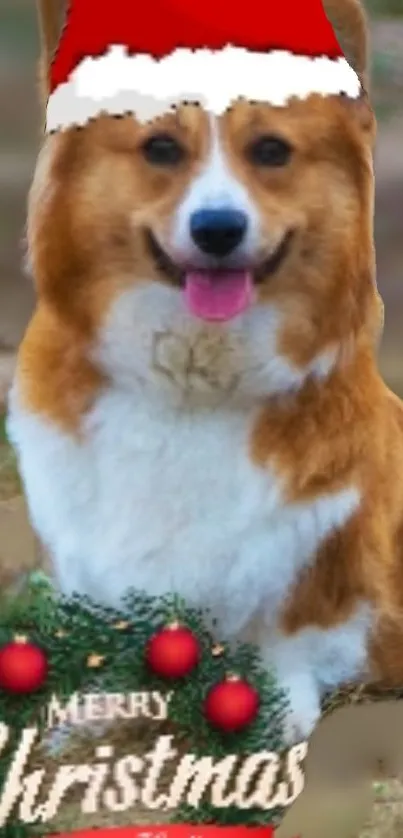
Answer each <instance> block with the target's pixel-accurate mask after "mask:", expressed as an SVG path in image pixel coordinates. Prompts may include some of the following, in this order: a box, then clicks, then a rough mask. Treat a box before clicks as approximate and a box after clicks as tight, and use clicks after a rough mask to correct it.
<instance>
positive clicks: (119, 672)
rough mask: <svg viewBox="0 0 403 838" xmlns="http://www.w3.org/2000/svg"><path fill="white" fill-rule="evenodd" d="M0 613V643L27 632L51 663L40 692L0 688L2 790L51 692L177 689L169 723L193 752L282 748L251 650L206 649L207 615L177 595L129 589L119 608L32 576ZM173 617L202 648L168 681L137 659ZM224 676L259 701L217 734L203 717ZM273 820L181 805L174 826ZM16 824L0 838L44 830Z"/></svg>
mask: <svg viewBox="0 0 403 838" xmlns="http://www.w3.org/2000/svg"><path fill="white" fill-rule="evenodd" d="M0 607H1V611H0V646H1V645H3V644H4V643H7V642H9V641H11V640H12V639H13V637H14V636H15V634H26V635H28V636H29V639H30V641H31V642H33V643H36V644H38V645H39V646H40V647H41V648H42V649H43V650H44V651H45V653H46V655H47V657H48V661H49V676H48V679H47V681H46V683H45V684H44V685H43V687H42V688H41V689H40V690H39V691H38V692H36V693H34V694H31V695H30V696H15V695H9V694H7V693H6V692H4V691H1V690H0V719H1V720H2V721H3V722H5V723H6V724H7V725H8V726H9V727H10V728H11V729H12V740H11V741H10V743H9V746H8V748H7V751H6V752H5V753H4V754H2V756H1V758H0V790H1V789H2V788H3V786H4V782H5V779H6V775H7V772H8V770H9V767H10V762H11V759H12V756H13V752H14V749H15V746H16V743H17V742H18V741H19V737H20V733H21V731H22V729H23V728H25V727H27V726H28V725H32V724H33V723H35V724H38V725H39V727H40V728H41V726H42V725H43V723H44V717H43V709H44V707H46V706H47V704H48V702H49V701H50V699H51V697H52V696H53V695H55V694H57V695H58V696H59V697H60V699H63V700H67V699H68V698H69V697H70V696H71V695H72V694H73V693H75V692H81V693H83V692H89V691H91V692H96V691H102V692H108V691H111V692H117V691H119V692H132V691H133V692H136V691H142V690H147V691H152V690H157V691H159V692H162V693H163V692H167V691H168V689H169V690H172V688H173V687H174V692H173V695H172V698H171V700H170V702H169V718H170V721H171V722H173V724H174V725H175V730H176V732H177V736H178V738H182V739H184V740H185V741H186V743H187V746H188V749H189V751H191V752H192V753H195V754H196V755H197V756H201V755H203V754H206V755H207V754H208V755H211V756H212V757H216V758H220V757H222V756H225V755H227V754H230V753H238V754H240V755H247V754H250V753H253V752H256V751H259V750H261V747H262V742H263V741H264V743H265V748H267V749H269V750H273V751H281V750H283V748H284V743H283V740H282V723H283V719H284V714H285V710H286V700H285V696H284V694H283V693H282V692H281V691H280V690H279V688H278V686H277V685H276V683H275V681H274V678H273V677H272V676H271V675H270V673H268V672H267V671H266V670H265V669H264V668H263V667H262V665H261V663H260V660H259V657H258V655H257V652H256V650H255V649H253V648H252V647H249V646H240V647H238V648H236V649H233V650H230V649H225V650H224V652H223V654H222V655H220V656H214V655H213V654H212V649H213V647H214V645H215V644H216V643H217V638H215V637H214V636H213V634H212V633H211V632H210V630H209V629H207V628H206V614H205V613H204V612H202V611H199V610H196V609H192V608H189V607H187V606H186V604H185V603H184V602H183V601H182V600H180V599H178V597H172V596H168V597H160V598H153V597H150V596H148V595H146V594H144V593H139V592H131V593H130V594H128V596H127V597H126V600H125V601H124V603H123V606H122V608H121V609H119V610H115V609H111V608H105V607H101V606H99V605H97V604H96V603H94V602H92V601H91V600H89V599H87V598H85V597H73V598H71V599H64V598H59V597H57V596H56V595H55V593H54V591H53V589H52V587H51V585H50V584H49V582H48V580H47V579H46V577H44V576H43V575H41V574H36V575H34V577H33V578H32V579H31V580H30V583H29V585H28V587H27V588H26V590H24V591H23V592H22V593H21V594H20V596H19V597H18V598H14V599H9V600H7V601H3V603H2V604H1V606H0ZM173 619H176V620H178V621H179V622H181V623H183V624H184V625H186V626H187V627H188V628H190V629H191V630H192V631H193V632H194V634H195V635H196V636H197V638H198V641H199V644H200V647H201V661H200V663H199V665H198V666H197V667H196V669H195V670H194V671H193V672H192V673H191V674H190V675H189V676H187V677H186V678H184V679H179V680H177V681H175V683H174V684H172V683H171V682H169V683H167V681H166V680H164V679H161V678H159V677H158V676H156V675H154V674H153V673H152V672H150V670H149V667H148V666H147V664H146V662H145V657H144V650H145V647H146V644H147V641H148V640H149V638H150V636H151V635H152V634H153V633H154V632H155V631H156V630H157V629H159V628H161V627H162V626H164V625H167V624H169V623H170V622H172V620H173ZM119 623H127V626H126V627H125V628H124V630H117V628H116V625H117V624H119ZM91 654H97V655H101V656H103V658H104V663H103V665H102V667H101V668H100V669H97V670H94V669H91V668H89V667H88V665H87V660H88V657H89V655H91ZM228 672H234V673H237V674H239V675H240V676H241V677H245V678H247V680H248V681H249V683H250V684H251V685H252V686H254V687H255V688H256V689H257V690H258V691H259V694H260V699H261V704H260V710H259V714H258V717H257V719H256V720H255V721H254V722H253V723H252V724H251V725H250V726H249V727H248V728H246V729H245V730H244V731H243V732H241V733H238V734H224V733H222V732H220V731H219V730H215V729H214V728H212V727H211V726H210V725H209V724H208V722H207V721H206V719H205V717H204V715H203V702H204V699H205V697H206V695H207V692H208V690H209V688H210V687H211V686H212V685H213V684H214V683H216V682H218V681H221V680H222V679H223V678H225V676H226V674H227V673H228ZM0 793H1V791H0ZM278 816H279V812H278V811H276V812H270V811H269V812H268V811H264V810H250V811H248V810H238V809H236V808H235V807H229V808H228V809H217V808H214V807H213V806H212V805H211V804H209V803H207V802H206V803H202V804H201V806H200V807H198V808H197V810H196V809H192V808H191V807H189V806H181V807H180V808H179V810H178V811H177V812H175V815H174V816H173V818H172V820H173V821H175V820H178V821H181V822H185V821H188V822H191V823H208V822H214V823H216V824H236V823H243V824H250V825H253V824H276V823H277V821H278ZM13 818H15V815H11V816H10V823H8V824H7V825H6V826H5V827H3V829H2V831H1V835H2V838H33V837H34V836H37V835H39V834H40V835H44V834H45V833H46V832H47V829H44V827H43V825H42V826H39V825H33V826H32V825H24V824H21V823H17V822H15V820H13ZM38 830H39V831H38Z"/></svg>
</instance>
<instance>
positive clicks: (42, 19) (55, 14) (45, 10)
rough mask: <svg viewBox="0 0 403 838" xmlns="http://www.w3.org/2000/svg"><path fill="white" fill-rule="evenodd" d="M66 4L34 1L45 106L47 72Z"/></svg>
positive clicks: (42, 93) (47, 82) (55, 1)
mask: <svg viewBox="0 0 403 838" xmlns="http://www.w3.org/2000/svg"><path fill="white" fill-rule="evenodd" d="M65 6H66V3H65V2H62V0H36V8H37V15H38V25H39V35H40V40H41V56H40V63H39V75H40V86H41V98H42V101H43V104H44V106H45V105H46V102H47V98H48V94H49V72H50V66H51V63H52V60H53V56H54V52H55V49H56V47H57V43H58V40H59V37H60V30H61V24H62V19H63V13H65Z"/></svg>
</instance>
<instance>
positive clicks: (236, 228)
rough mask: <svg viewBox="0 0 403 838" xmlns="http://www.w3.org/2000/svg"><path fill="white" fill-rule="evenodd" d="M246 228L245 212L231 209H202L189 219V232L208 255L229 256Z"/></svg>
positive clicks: (239, 241)
mask: <svg viewBox="0 0 403 838" xmlns="http://www.w3.org/2000/svg"><path fill="white" fill-rule="evenodd" d="M246 228H247V217H246V215H245V213H243V212H240V211H239V210H233V209H219V210H216V209H202V210H198V211H197V212H194V213H193V215H192V216H191V219H190V233H191V236H192V239H193V241H194V242H195V244H196V245H197V247H198V248H199V249H200V250H202V251H203V253H206V254H207V255H208V256H218V257H224V256H229V254H230V253H232V251H233V250H235V248H236V247H237V246H238V245H239V244H240V243H241V241H242V239H243V237H244V235H245V233H246Z"/></svg>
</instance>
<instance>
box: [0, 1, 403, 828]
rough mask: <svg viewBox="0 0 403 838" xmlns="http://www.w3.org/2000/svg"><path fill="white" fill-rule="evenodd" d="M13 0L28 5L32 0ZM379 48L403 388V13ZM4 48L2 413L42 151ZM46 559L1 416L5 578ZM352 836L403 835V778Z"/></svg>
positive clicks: (396, 375) (20, 327)
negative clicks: (32, 185)
mask: <svg viewBox="0 0 403 838" xmlns="http://www.w3.org/2000/svg"><path fill="white" fill-rule="evenodd" d="M2 2H3V0H2ZM7 2H9V0H7ZM13 2H15V3H16V4H17V5H18V4H19V5H21V7H22V6H23V5H24V3H23V0H13ZM402 2H403V0H402ZM0 29H1V25H0ZM0 38H1V32H0ZM373 50H374V68H375V85H374V98H375V103H376V106H377V113H378V118H379V123H380V126H379V135H378V144H377V151H376V177H377V197H376V243H377V263H378V285H379V290H380V292H381V295H382V297H383V299H384V302H385V313H386V317H385V331H384V337H383V341H382V346H381V350H380V365H381V369H382V371H383V373H384V376H385V378H386V380H387V381H388V383H389V384H390V385H391V386H392V388H393V389H394V390H395V391H396V392H398V393H399V394H401V395H402V396H403V364H402V362H401V357H402V352H403V333H402V322H403V320H402V317H403V210H402V208H403V142H402V141H403V21H402V22H396V21H393V22H392V21H381V22H378V23H376V24H375V25H374V26H373ZM2 55H3V53H2V52H1V51H0V110H1V112H2V130H3V126H5V125H7V126H8V127H7V131H8V132H9V135H8V136H7V138H6V141H3V142H2V144H0V220H1V224H0V277H1V279H0V413H1V402H2V400H3V405H4V399H5V397H6V392H7V389H8V386H9V382H10V378H11V376H12V372H13V368H14V363H15V349H16V347H17V346H18V343H19V341H20V339H21V336H22V334H23V331H24V328H25V325H26V322H27V320H28V317H29V315H30V312H31V310H32V306H33V299H34V298H33V290H32V287H31V284H30V280H29V279H27V277H26V276H25V275H24V273H23V270H22V269H21V268H20V265H22V262H23V252H24V247H23V244H21V242H22V241H23V231H24V215H25V196H26V192H27V188H28V184H29V180H30V177H31V172H32V168H33V165H34V159H35V154H36V146H37V133H36V132H37V123H38V109H37V104H36V99H35V95H34V86H35V82H34V79H33V78H31V77H30V78H29V84H28V83H27V69H26V67H24V66H19V65H16V66H15V67H14V71H13V72H14V83H13V96H12V97H10V87H9V82H6V81H5V75H4V73H3V72H2ZM9 66H10V65H9V64H8V65H7V67H8V70H9ZM31 75H32V74H31ZM28 89H29V95H28ZM18 101H19V102H20V103H22V104H24V107H21V108H19V109H18V112H19V117H18V120H19V124H18V126H17V125H16V123H15V118H13V119H12V118H11V111H12V109H13V108H14V106H15V104H16V103H18ZM9 126H10V127H9ZM2 139H3V138H2ZM16 253H17V254H18V258H16ZM40 563H41V554H40V552H39V551H38V546H37V544H36V542H35V539H34V537H33V534H32V531H31V529H30V527H29V524H28V520H27V516H26V511H25V506H24V503H23V500H22V498H21V487H20V484H19V480H18V475H17V474H16V470H15V462H14V458H13V455H12V453H11V451H10V449H9V447H8V445H7V443H6V439H5V432H4V426H3V424H2V421H1V419H0V586H1V587H2V588H4V586H5V585H6V586H9V585H16V584H19V582H20V580H21V576H22V575H23V574H25V573H26V572H28V571H29V570H32V569H33V568H36V567H38V566H39V565H40ZM341 807H342V804H341ZM368 812H369V808H368ZM66 817H67V819H68V813H66ZM155 817H156V815H155V813H154V815H153V819H155ZM347 821H348V818H347ZM358 823H359V822H358ZM66 825H67V824H66ZM75 826H78V824H77V823H75ZM349 830H350V831H349ZM351 830H353V831H351ZM340 835H341V836H342V832H341V831H340ZM345 835H346V838H347V836H350V838H403V779H399V777H383V778H381V779H378V780H377V781H376V784H375V785H374V787H373V805H372V809H371V811H370V813H369V817H368V819H367V824H366V825H365V827H364V828H363V830H362V831H361V832H359V828H358V825H357V823H354V825H352V824H347V822H346V828H345ZM307 838H311V836H310V835H309V836H307ZM320 838H322V836H320ZM323 838H330V836H329V835H328V834H326V835H323Z"/></svg>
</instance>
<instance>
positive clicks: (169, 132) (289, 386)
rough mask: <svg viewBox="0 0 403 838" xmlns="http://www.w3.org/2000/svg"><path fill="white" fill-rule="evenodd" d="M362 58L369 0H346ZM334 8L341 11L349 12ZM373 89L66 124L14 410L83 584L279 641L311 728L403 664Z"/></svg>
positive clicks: (64, 575)
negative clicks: (334, 703)
mask: <svg viewBox="0 0 403 838" xmlns="http://www.w3.org/2000/svg"><path fill="white" fill-rule="evenodd" d="M325 7H326V10H327V11H328V14H329V17H330V18H331V19H334V21H335V26H336V27H338V30H340V33H341V34H340V37H341V38H343V37H344V38H345V41H346V42H348V43H349V45H350V47H349V48H350V50H351V54H352V55H353V58H354V59H355V62H356V67H357V72H359V73H360V76H361V77H362V78H364V77H365V72H366V56H367V32H366V23H365V17H364V14H363V11H362V9H361V7H360V5H359V3H358V0H337V3H336V2H335V0H327V2H326V3H325ZM332 16H333V17H332ZM374 136H375V124H374V116H373V113H372V110H371V106H370V102H369V98H368V95H367V94H366V93H365V92H363V93H362V95H361V96H360V97H359V98H357V99H355V100H351V99H349V98H348V97H346V96H342V95H340V96H338V95H333V96H327V97H323V96H320V95H312V96H309V97H307V98H305V99H302V100H301V99H292V100H290V102H289V103H288V104H287V105H286V106H284V107H274V106H271V105H266V104H264V103H259V102H254V103H251V102H248V101H246V100H239V101H237V102H235V103H234V104H233V105H232V106H231V107H230V108H228V110H227V111H226V112H225V113H223V114H222V115H220V116H213V115H212V114H211V113H209V112H208V111H207V110H206V109H205V108H203V107H202V106H200V105H193V104H181V105H179V106H178V107H177V108H175V109H170V110H169V112H167V113H165V114H163V115H160V116H158V118H156V119H154V120H152V121H151V122H145V123H144V122H140V121H138V120H137V119H136V118H135V116H132V115H125V116H122V117H120V118H117V117H115V116H111V115H106V114H103V115H100V116H99V117H97V118H95V119H91V120H90V121H89V122H88V124H86V125H85V126H84V127H82V128H76V127H72V128H68V129H66V130H63V131H61V132H56V133H54V134H50V135H48V136H47V137H46V139H45V142H44V144H43V147H42V149H41V151H40V154H39V159H38V164H37V167H36V172H35V176H34V181H33V185H32V189H31V192H30V197H29V212H28V247H29V259H30V263H31V265H32V271H33V274H34V278H35V285H36V289H37V299H38V302H37V307H36V311H35V313H34V315H33V317H32V320H31V322H30V324H29V326H28V329H27V332H26V335H25V337H24V339H23V341H22V344H21V347H20V351H19V358H18V368H17V372H16V376H15V380H14V384H13V388H12V392H11V395H10V406H9V420H8V429H9V435H10V438H11V440H12V442H13V444H14V446H15V449H16V451H17V454H18V458H19V465H20V470H21V475H22V478H23V481H24V485H25V490H26V495H27V500H28V504H29V509H30V515H31V519H32V524H33V526H34V528H35V530H36V532H37V533H38V535H39V537H40V539H41V541H42V542H43V544H44V545H45V547H46V548H47V550H48V551H49V554H50V556H51V560H52V563H53V568H54V574H55V580H56V583H57V585H58V586H59V588H60V590H61V591H62V592H63V593H64V594H67V595H70V594H73V593H79V594H85V595H88V596H90V597H91V598H93V599H95V600H97V601H99V602H103V603H106V604H110V605H111V606H118V605H119V603H120V602H121V601H122V598H123V597H124V595H125V593H126V592H127V591H128V589H130V588H136V589H138V590H144V591H147V592H148V593H149V594H151V595H161V594H166V593H168V592H175V593H177V594H179V595H181V596H182V597H183V598H184V599H185V600H186V601H187V602H188V603H189V604H191V605H193V606H198V607H203V608H206V609H209V610H210V612H211V614H212V615H213V616H214V618H216V619H217V624H218V630H219V633H220V638H221V639H223V640H226V641H228V642H235V641H242V642H251V643H253V644H255V645H256V646H257V647H258V649H259V651H260V653H261V656H262V659H263V661H264V663H265V665H267V667H269V668H273V669H274V671H275V672H276V675H277V678H278V681H279V684H280V686H281V687H282V688H283V689H284V690H286V691H287V694H288V697H289V707H290V710H289V717H288V720H287V737H288V740H289V741H296V740H297V739H302V738H306V737H307V736H309V735H310V733H311V731H312V730H313V728H314V726H315V724H316V722H317V720H318V718H319V716H320V707H321V700H322V697H323V695H324V693H325V692H326V691H328V690H331V689H334V688H337V687H338V686H339V685H340V684H342V683H343V682H346V681H350V680H352V679H366V678H373V679H375V678H383V679H392V680H393V679H395V680H396V679H397V680H398V679H399V678H401V679H402V680H403V619H402V618H403V544H402V541H401V536H402V534H403V408H402V405H401V404H400V402H399V401H398V399H397V398H396V397H395V396H394V395H393V394H392V393H391V392H390V391H389V390H388V388H387V386H386V385H385V383H384V382H383V380H382V378H381V376H380V374H379V372H378V368H377V362H376V348H377V338H378V333H379V330H380V324H381V307H380V303H379V298H378V293H377V289H376V281H375V256H374V244H373V205H374V195H373V192H374V184H373V162H372V152H373V143H374Z"/></svg>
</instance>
